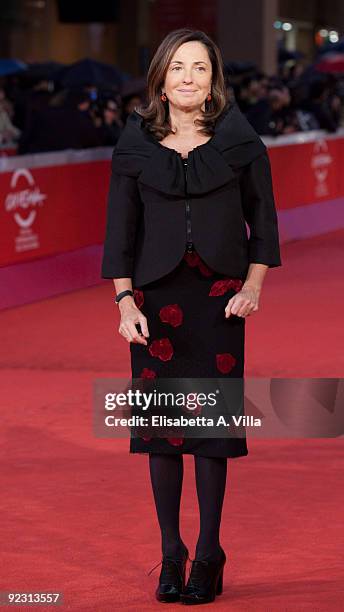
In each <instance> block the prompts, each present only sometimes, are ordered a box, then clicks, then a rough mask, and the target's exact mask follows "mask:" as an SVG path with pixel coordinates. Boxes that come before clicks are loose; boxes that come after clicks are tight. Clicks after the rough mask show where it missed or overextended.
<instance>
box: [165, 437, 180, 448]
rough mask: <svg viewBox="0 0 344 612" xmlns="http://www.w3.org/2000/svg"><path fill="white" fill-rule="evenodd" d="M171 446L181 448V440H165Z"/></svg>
mask: <svg viewBox="0 0 344 612" xmlns="http://www.w3.org/2000/svg"><path fill="white" fill-rule="evenodd" d="M166 440H167V442H168V443H169V444H171V446H181V445H182V444H183V442H184V440H183V438H166Z"/></svg>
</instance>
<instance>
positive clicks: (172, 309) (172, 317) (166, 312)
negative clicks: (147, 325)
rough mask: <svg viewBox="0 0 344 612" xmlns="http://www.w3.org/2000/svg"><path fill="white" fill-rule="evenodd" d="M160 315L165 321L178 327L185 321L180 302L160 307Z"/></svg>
mask: <svg viewBox="0 0 344 612" xmlns="http://www.w3.org/2000/svg"><path fill="white" fill-rule="evenodd" d="M159 317H160V319H161V320H162V322H163V323H169V324H170V325H172V327H178V325H181V324H182V322H183V311H182V309H181V308H180V306H179V305H178V304H168V305H167V306H163V307H162V308H161V309H160V312H159Z"/></svg>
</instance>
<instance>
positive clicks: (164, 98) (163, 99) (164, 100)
mask: <svg viewBox="0 0 344 612" xmlns="http://www.w3.org/2000/svg"><path fill="white" fill-rule="evenodd" d="M160 98H161V100H162V101H163V102H166V100H167V98H166V95H165V94H164V93H162V94H161V96H160Z"/></svg>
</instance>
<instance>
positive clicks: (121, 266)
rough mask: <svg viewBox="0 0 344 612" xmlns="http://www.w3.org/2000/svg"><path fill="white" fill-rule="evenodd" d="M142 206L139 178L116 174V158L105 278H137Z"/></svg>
mask: <svg viewBox="0 0 344 612" xmlns="http://www.w3.org/2000/svg"><path fill="white" fill-rule="evenodd" d="M140 203H141V200H140V194H139V191H138V186H137V180H136V178H135V177H132V176H126V175H123V174H118V173H116V168H115V164H114V158H112V172H111V179H110V189H109V194H108V203H107V219H106V233H105V242H104V251H103V261H102V269H101V277H102V278H131V277H132V276H133V268H134V257H135V240H136V234H137V228H138V221H139V215H140Z"/></svg>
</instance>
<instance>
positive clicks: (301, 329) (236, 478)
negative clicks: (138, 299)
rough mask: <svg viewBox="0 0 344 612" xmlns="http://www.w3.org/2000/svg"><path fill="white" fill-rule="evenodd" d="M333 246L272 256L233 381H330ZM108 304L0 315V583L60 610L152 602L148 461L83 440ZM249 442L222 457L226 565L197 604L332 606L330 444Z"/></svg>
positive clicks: (331, 239)
mask: <svg viewBox="0 0 344 612" xmlns="http://www.w3.org/2000/svg"><path fill="white" fill-rule="evenodd" d="M343 241H344V232H336V233H333V234H328V235H326V236H323V237H318V238H313V239H309V240H306V241H303V242H302V243H301V242H295V243H293V244H289V245H285V246H284V247H282V258H283V264H284V265H283V267H282V268H280V269H276V270H270V271H269V272H268V275H267V278H266V282H265V285H264V291H263V294H262V298H261V303H260V310H259V312H258V313H256V314H254V315H253V316H252V317H250V318H249V319H248V320H247V328H246V329H247V352H246V376H259V377H260V376H262V377H263V376H275V377H316V376H320V377H336V376H338V377H340V376H343V372H344V357H343V351H342V347H343V340H344V330H343V325H342V321H341V317H342V312H343V305H344V292H343V285H342V275H343V269H342V268H343V256H342V253H343ZM52 282H53V279H52ZM111 296H112V291H111V284H110V283H109V284H107V283H106V284H104V285H100V286H97V287H94V288H91V289H86V290H80V291H77V292H75V293H70V294H64V295H62V296H59V297H56V298H51V299H48V300H44V301H41V302H37V303H33V304H30V305H27V306H23V307H20V308H15V309H12V310H6V311H3V312H2V313H1V315H0V317H1V323H2V326H1V329H2V331H1V347H2V351H1V366H2V371H1V399H2V429H1V438H2V439H1V449H2V486H1V497H2V508H3V519H2V521H1V557H2V559H1V561H2V564H1V565H2V572H1V584H0V590H1V591H7V590H13V591H16V592H18V591H20V592H23V591H30V590H34V591H35V592H38V591H41V592H46V591H50V592H51V591H53V592H58V591H60V592H62V593H63V594H64V604H63V606H62V607H61V608H60V609H63V610H76V611H80V612H90V611H96V612H98V611H99V612H110V611H111V612H113V611H115V610H117V609H119V608H122V609H125V610H132V611H135V612H136V611H138V610H152V609H161V604H158V603H157V602H156V601H155V599H154V594H153V593H154V589H155V585H156V581H157V578H158V575H159V568H157V570H156V571H155V572H154V573H153V574H152V575H151V576H149V577H148V576H147V573H148V571H149V570H150V569H151V568H152V567H153V566H154V565H155V564H156V563H157V562H158V561H159V560H160V544H159V538H158V529H157V522H156V518H155V513H154V509H153V500H152V494H151V490H150V484H149V481H148V478H147V457H145V456H130V455H129V454H128V451H127V448H128V440H119V441H118V440H117V441H115V440H101V439H96V438H94V436H93V433H92V382H93V381H94V379H95V378H97V377H101V376H116V375H117V376H120V375H122V376H127V375H129V353H128V345H127V343H126V341H125V340H123V339H122V338H120V337H119V336H118V332H117V330H118V319H117V311H116V309H115V307H114V305H113V304H112V302H111ZM248 443H249V453H250V454H249V456H248V457H243V458H240V459H237V460H233V461H229V475H228V476H229V477H228V488H227V496H226V501H225V507H224V512H223V525H222V543H223V546H224V548H225V550H226V552H227V555H228V564H227V566H226V569H225V589H224V593H223V595H222V596H221V597H219V598H217V600H216V603H215V604H212V606H216V607H215V608H214V609H218V610H224V609H228V608H231V609H232V610H235V611H236V612H241V611H245V612H246V611H251V610H252V611H259V612H272V611H273V612H275V611H276V612H280V611H289V610H293V611H294V610H297V611H299V610H310V611H311V610H312V611H337V610H338V611H339V610H341V609H342V600H343V595H344V593H343V591H344V589H343V584H344V580H343V578H344V576H343V570H342V566H343V548H344V541H343V540H344V538H343V530H342V522H343V521H342V515H343V512H342V508H343V501H344V500H343V493H342V487H341V485H340V483H341V478H340V476H341V475H342V473H343V464H344V460H343V438H338V439H328V440H326V439H315V440H314V439H313V440H294V441H288V440H285V441H281V440H276V441H271V440H269V441H258V440H250V439H249V440H248ZM185 464H186V470H185V471H186V475H185V483H184V495H183V505H182V517H183V518H182V534H183V536H184V538H185V540H186V542H187V543H188V545H189V547H190V552H191V556H192V555H193V547H194V544H195V540H196V536H197V528H198V521H197V511H196V510H197V509H196V498H195V488H194V481H193V470H192V467H193V466H192V457H185ZM180 608H181V606H180V605H177V604H176V605H170V606H168V605H167V609H170V610H176V609H180ZM208 608H210V605H209V606H204V609H208ZM2 609H4V610H5V609H12V607H3V608H2ZM19 609H20V610H26V609H27V610H31V609H32V607H27V606H20V608H19ZM40 609H41V610H48V609H49V610H51V607H50V606H49V607H48V606H40ZM202 609H203V608H202Z"/></svg>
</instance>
